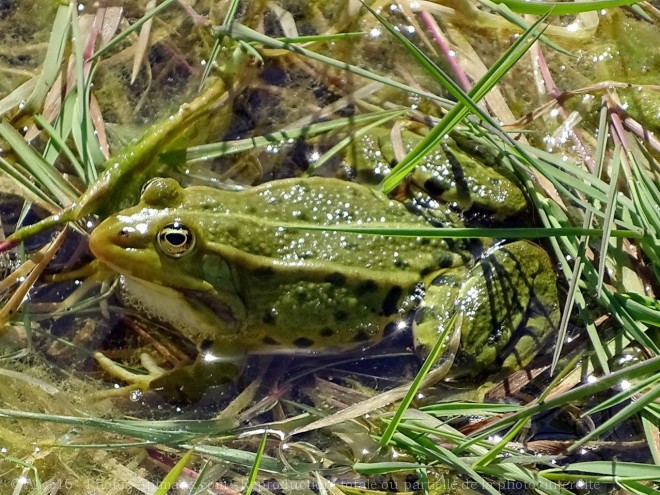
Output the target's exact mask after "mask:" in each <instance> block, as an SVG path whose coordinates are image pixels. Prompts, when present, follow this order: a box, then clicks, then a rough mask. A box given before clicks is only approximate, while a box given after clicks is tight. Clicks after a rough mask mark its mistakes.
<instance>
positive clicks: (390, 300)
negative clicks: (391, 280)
mask: <svg viewBox="0 0 660 495" xmlns="http://www.w3.org/2000/svg"><path fill="white" fill-rule="evenodd" d="M402 294H403V289H402V288H401V287H399V286H398V285H395V286H394V287H392V288H391V289H390V291H389V292H388V293H387V295H386V296H385V299H384V300H383V314H384V315H385V316H390V315H393V314H394V313H396V312H397V311H398V309H399V299H401V295H402Z"/></svg>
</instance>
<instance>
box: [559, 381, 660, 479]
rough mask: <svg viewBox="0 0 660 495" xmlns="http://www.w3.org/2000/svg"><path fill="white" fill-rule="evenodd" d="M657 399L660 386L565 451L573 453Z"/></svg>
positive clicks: (659, 467) (659, 393)
mask: <svg viewBox="0 0 660 495" xmlns="http://www.w3.org/2000/svg"><path fill="white" fill-rule="evenodd" d="M658 397H660V385H656V386H655V387H654V388H652V389H651V390H649V391H648V392H646V393H645V394H644V395H643V396H641V397H639V398H637V399H636V400H635V401H634V402H632V403H630V404H628V405H627V406H626V407H624V408H623V409H621V410H620V411H618V412H617V413H616V414H614V415H613V416H612V417H610V418H609V419H607V420H606V421H604V422H603V423H601V424H599V425H598V427H596V428H595V429H594V430H592V431H590V432H589V433H587V434H586V435H584V436H583V437H581V438H579V439H578V440H576V441H575V443H573V444H572V445H571V446H570V447H569V448H568V449H566V451H567V452H575V450H577V449H578V448H580V447H582V446H583V445H584V444H585V443H587V442H588V441H589V440H591V439H592V438H595V437H598V436H600V435H602V434H603V433H605V432H607V431H611V430H612V429H613V428H615V427H616V426H617V425H619V424H622V423H623V422H624V421H625V420H626V419H628V418H629V417H631V416H632V415H634V414H637V413H639V412H640V411H641V410H643V409H644V407H646V406H647V405H648V404H650V403H652V402H653V401H655V400H656V399H657V398H658ZM658 469H659V470H660V466H658ZM658 479H660V476H658Z"/></svg>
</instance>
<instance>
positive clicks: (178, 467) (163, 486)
mask: <svg viewBox="0 0 660 495" xmlns="http://www.w3.org/2000/svg"><path fill="white" fill-rule="evenodd" d="M194 452H195V450H194V449H190V450H188V452H186V453H185V454H184V455H183V457H181V459H179V462H177V463H176V464H175V465H174V467H173V468H172V469H170V471H169V472H168V473H167V475H166V476H165V477H164V478H163V481H161V482H160V483H159V484H158V488H156V491H155V492H154V495H167V494H168V493H171V492H170V490H171V489H172V488H173V487H175V486H176V482H177V480H178V479H179V477H180V476H181V473H183V470H184V469H185V468H186V466H187V465H188V463H189V462H190V460H191V459H192V456H193V453H194Z"/></svg>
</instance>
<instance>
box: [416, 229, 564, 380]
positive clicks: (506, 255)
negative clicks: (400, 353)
mask: <svg viewBox="0 0 660 495" xmlns="http://www.w3.org/2000/svg"><path fill="white" fill-rule="evenodd" d="M461 272H462V273H461ZM459 278H460V279H461V280H460V281H459ZM555 279H556V277H555V273H554V270H553V267H552V263H551V261H550V258H549V257H548V255H547V253H546V252H545V251H544V250H543V249H541V248H540V247H539V246H537V245H535V244H532V243H531V242H527V241H519V242H513V243H511V244H506V245H504V246H499V247H497V248H495V249H493V250H491V251H489V252H487V253H486V254H485V255H484V256H483V257H482V258H481V259H480V260H479V261H478V263H476V264H475V266H474V267H472V268H471V269H470V270H462V269H459V270H458V271H452V272H445V273H441V274H440V275H439V276H438V275H436V276H435V278H434V279H432V281H431V283H430V284H428V289H427V296H426V300H425V303H426V308H423V311H424V312H423V316H422V319H421V321H420V323H418V324H417V325H416V327H415V328H414V332H415V344H416V350H418V353H420V354H421V355H422V356H424V353H425V352H426V353H428V350H429V349H430V347H429V346H430V345H432V344H433V342H434V335H435V338H437V335H438V334H439V332H441V331H442V330H443V328H444V325H445V324H446V322H447V321H448V320H449V318H450V317H451V316H452V315H453V313H454V312H457V313H458V314H457V319H456V330H457V331H458V332H459V333H460V346H459V348H458V351H457V353H456V357H455V359H454V362H453V368H452V370H451V375H452V376H475V375H478V374H480V373H482V372H494V371H498V370H501V371H503V372H510V371H512V370H515V369H519V368H522V367H524V366H526V365H527V364H529V362H530V361H531V360H532V359H533V358H534V356H535V355H536V354H537V353H538V352H539V351H540V350H541V349H542V348H543V347H544V346H545V345H546V344H547V343H548V342H549V340H550V337H551V336H552V335H553V333H554V332H555V329H556V328H557V325H558V323H559V303H558V296H557V287H556V283H555ZM433 318H436V321H435V322H434V321H433ZM420 351H421V352H420Z"/></svg>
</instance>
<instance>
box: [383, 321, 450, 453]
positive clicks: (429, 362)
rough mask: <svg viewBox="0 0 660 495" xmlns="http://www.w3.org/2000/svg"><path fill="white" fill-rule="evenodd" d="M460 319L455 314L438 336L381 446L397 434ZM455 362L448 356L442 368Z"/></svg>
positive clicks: (388, 427) (384, 434)
mask: <svg viewBox="0 0 660 495" xmlns="http://www.w3.org/2000/svg"><path fill="white" fill-rule="evenodd" d="M457 318H458V313H454V314H453V315H452V317H451V319H450V320H449V322H448V323H447V327H446V328H445V329H444V330H443V331H442V333H441V334H440V335H439V336H438V340H437V341H436V343H435V345H434V346H433V349H431V352H430V353H429V355H428V357H427V358H426V360H425V361H424V364H423V365H422V367H421V368H420V370H419V372H418V373H417V376H415V379H414V380H413V382H412V383H411V384H410V390H408V393H407V394H406V396H405V397H404V398H403V399H402V400H401V404H400V405H399V408H398V409H397V410H396V412H395V413H394V416H393V417H392V419H391V420H390V423H389V424H388V425H387V428H386V429H385V431H384V432H383V435H382V437H381V439H380V442H379V443H380V445H381V446H383V447H384V446H385V445H387V444H388V443H389V442H390V440H391V439H392V436H393V435H394V433H395V432H396V429H397V427H398V426H399V423H400V422H401V419H402V418H403V415H404V413H405V412H406V409H408V407H409V406H410V403H411V402H412V401H413V399H414V398H415V395H417V392H418V391H419V389H420V387H421V386H422V382H423V380H424V378H425V377H426V375H427V374H428V373H429V371H431V368H432V367H433V365H434V364H435V362H436V361H437V359H438V357H439V356H440V352H441V351H442V350H443V349H444V347H445V346H446V345H447V342H446V341H447V339H448V338H450V335H451V334H452V332H454V327H455V326H456V320H457ZM453 360H454V356H448V359H447V361H445V362H443V363H442V364H441V365H440V366H447V363H448V367H449V366H451V364H452V362H453Z"/></svg>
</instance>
